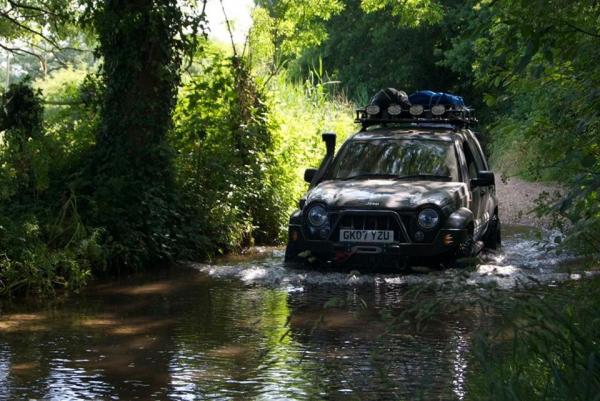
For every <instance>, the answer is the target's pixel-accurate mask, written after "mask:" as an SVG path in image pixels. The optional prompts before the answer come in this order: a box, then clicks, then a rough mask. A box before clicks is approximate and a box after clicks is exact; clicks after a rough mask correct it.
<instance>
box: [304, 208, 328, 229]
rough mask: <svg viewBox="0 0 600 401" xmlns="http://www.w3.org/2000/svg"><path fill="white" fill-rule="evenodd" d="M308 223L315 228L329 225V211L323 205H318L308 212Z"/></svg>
mask: <svg viewBox="0 0 600 401" xmlns="http://www.w3.org/2000/svg"><path fill="white" fill-rule="evenodd" d="M308 222H309V223H310V224H311V225H312V226H315V227H321V226H322V225H324V224H325V223H327V210H325V208H324V207H323V206H321V205H316V206H313V207H311V208H310V209H309V210H308Z"/></svg>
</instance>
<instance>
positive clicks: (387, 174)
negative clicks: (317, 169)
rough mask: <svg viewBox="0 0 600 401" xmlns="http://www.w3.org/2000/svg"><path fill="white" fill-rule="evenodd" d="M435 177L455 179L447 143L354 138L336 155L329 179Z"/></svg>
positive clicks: (455, 166) (455, 165)
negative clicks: (360, 139)
mask: <svg viewBox="0 0 600 401" xmlns="http://www.w3.org/2000/svg"><path fill="white" fill-rule="evenodd" d="M368 177H373V178H395V179H410V178H414V179H419V178H423V179H439V180H445V181H458V163H457V161H456V153H455V152H454V147H453V145H452V143H451V142H443V141H435V140H418V139H417V140H415V139H412V140H411V139H401V140H390V139H385V140H368V141H354V142H351V143H349V144H348V145H347V146H345V147H344V149H343V150H342V152H341V153H340V155H339V156H338V157H337V158H336V160H335V163H334V165H333V166H332V169H331V170H330V173H329V177H328V178H329V179H333V180H346V179H353V178H368Z"/></svg>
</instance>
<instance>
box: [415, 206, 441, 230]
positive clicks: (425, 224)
mask: <svg viewBox="0 0 600 401" xmlns="http://www.w3.org/2000/svg"><path fill="white" fill-rule="evenodd" d="M417 221H418V222H419V225H420V226H421V227H422V228H424V229H426V230H430V229H432V228H434V227H435V226H437V225H438V223H439V221H440V215H439V214H438V212H436V211H435V210H433V209H423V210H422V211H421V213H419V216H418V218H417Z"/></svg>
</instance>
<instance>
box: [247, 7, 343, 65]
mask: <svg viewBox="0 0 600 401" xmlns="http://www.w3.org/2000/svg"><path fill="white" fill-rule="evenodd" d="M256 4H257V6H258V7H256V9H255V10H254V14H253V25H252V31H251V33H250V38H249V40H250V48H251V51H252V59H253V60H252V61H253V63H254V64H256V65H259V66H262V67H263V70H262V71H264V72H267V73H275V72H277V71H279V69H280V68H281V67H282V66H283V65H284V64H285V63H286V62H288V61H289V60H291V59H293V58H294V57H297V56H299V55H300V54H301V52H302V51H304V50H305V49H307V48H309V47H311V46H317V45H319V44H320V43H321V42H323V40H324V39H326V38H327V30H326V29H325V25H324V22H325V21H327V20H329V19H330V18H331V17H332V16H333V15H335V14H337V13H339V12H340V11H341V10H342V9H343V8H344V5H343V2H342V1H340V0H318V1H315V0H280V1H263V0H259V1H257V2H256Z"/></svg>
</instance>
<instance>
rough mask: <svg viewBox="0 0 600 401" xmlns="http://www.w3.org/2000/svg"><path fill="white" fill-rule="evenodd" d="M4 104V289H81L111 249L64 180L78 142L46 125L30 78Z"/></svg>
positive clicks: (0, 160)
mask: <svg viewBox="0 0 600 401" xmlns="http://www.w3.org/2000/svg"><path fill="white" fill-rule="evenodd" d="M1 104H2V114H1V116H0V131H1V132H2V142H1V146H0V181H1V183H2V192H0V249H1V250H2V255H1V257H0V293H16V292H20V291H28V292H37V293H48V292H52V291H53V290H54V289H55V288H56V287H65V288H70V289H75V290H76V289H78V288H80V287H81V286H83V285H84V284H85V283H86V282H87V279H88V278H89V276H90V274H91V269H92V267H94V266H102V265H104V264H105V255H104V253H103V250H102V248H101V247H100V245H99V240H100V238H101V234H102V233H101V231H100V230H94V229H88V228H87V227H86V226H85V224H84V223H83V222H82V220H81V218H80V217H79V213H78V208H77V202H76V197H75V195H74V194H73V193H72V192H69V190H68V187H67V185H66V183H65V181H64V180H65V178H64V177H63V178H56V176H59V177H60V174H57V172H58V171H59V170H60V171H63V172H64V170H62V167H64V165H63V163H64V159H65V156H66V154H67V153H68V150H67V149H70V148H71V147H72V144H71V143H70V141H69V140H68V139H66V137H65V136H63V137H60V136H55V135H52V134H50V133H49V132H47V131H46V130H45V128H44V124H43V115H44V110H43V107H42V99H41V95H40V92H39V91H36V90H33V89H32V88H31V86H30V85H29V82H27V81H26V82H23V83H21V84H16V85H12V86H11V87H10V88H9V90H8V91H7V92H6V93H5V94H4V95H3V96H2V99H1ZM51 177H54V178H51Z"/></svg>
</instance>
